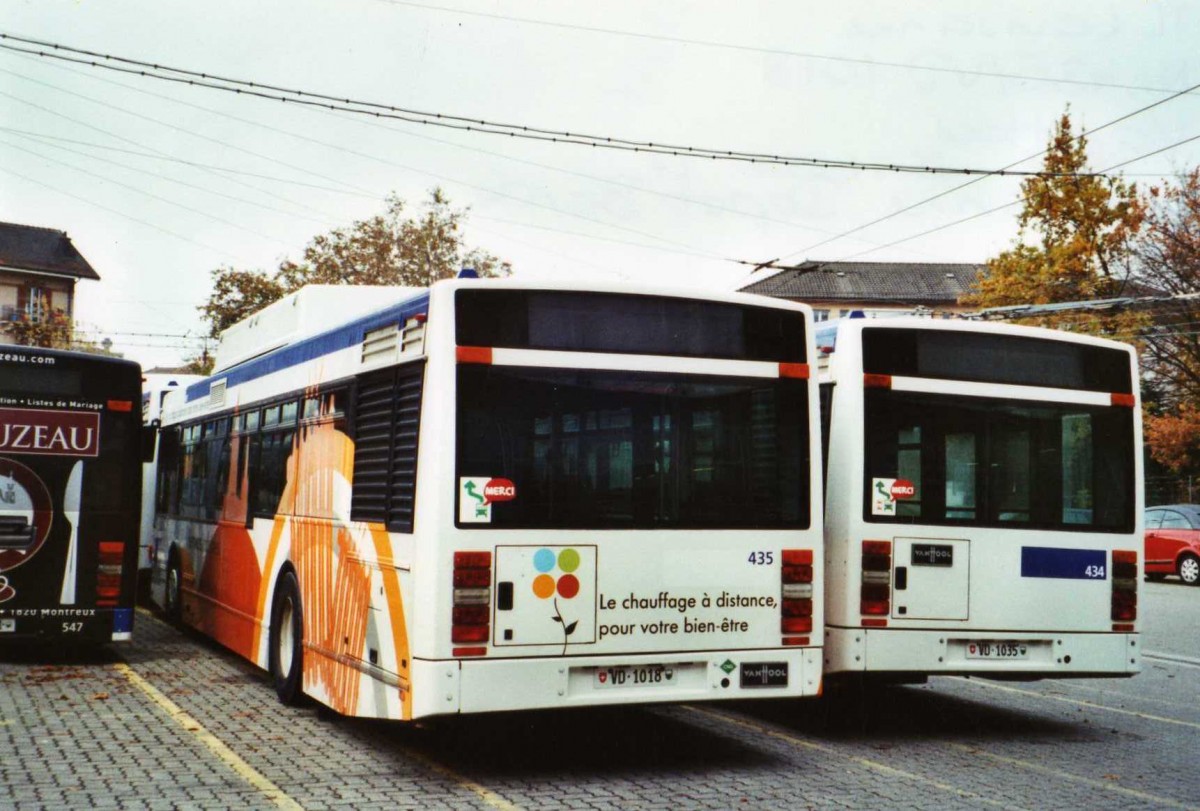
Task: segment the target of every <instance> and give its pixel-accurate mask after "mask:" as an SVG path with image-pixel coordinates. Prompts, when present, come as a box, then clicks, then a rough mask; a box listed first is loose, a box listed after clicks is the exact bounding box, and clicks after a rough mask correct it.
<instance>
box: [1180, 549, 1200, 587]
mask: <svg viewBox="0 0 1200 811" xmlns="http://www.w3.org/2000/svg"><path fill="white" fill-rule="evenodd" d="M1179 579H1180V580H1182V581H1183V582H1184V583H1187V584H1188V585H1189V586H1195V585H1197V584H1200V558H1197V557H1196V556H1195V555H1184V556H1183V559H1182V560H1180V561H1179Z"/></svg>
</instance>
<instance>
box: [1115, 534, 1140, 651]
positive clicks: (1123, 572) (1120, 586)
mask: <svg viewBox="0 0 1200 811" xmlns="http://www.w3.org/2000/svg"><path fill="white" fill-rule="evenodd" d="M1137 587H1138V553H1137V552H1135V551H1134V550H1132V549H1114V550H1113V553H1112V620H1113V622H1114V623H1122V626H1121V627H1117V626H1114V627H1113V630H1114V631H1131V630H1133V627H1132V626H1128V627H1126V626H1125V625H1124V624H1125V623H1132V622H1133V621H1134V620H1136V619H1137Z"/></svg>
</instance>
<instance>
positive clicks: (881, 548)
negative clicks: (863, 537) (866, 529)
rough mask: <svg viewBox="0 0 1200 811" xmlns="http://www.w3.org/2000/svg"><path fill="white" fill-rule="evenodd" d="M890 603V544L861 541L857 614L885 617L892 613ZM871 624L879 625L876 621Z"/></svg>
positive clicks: (888, 542) (889, 542) (887, 542)
mask: <svg viewBox="0 0 1200 811" xmlns="http://www.w3.org/2000/svg"><path fill="white" fill-rule="evenodd" d="M891 601H892V542H891V541H863V542H862V586H861V587H860V591H859V603H858V613H860V614H862V615H864V616H868V617H879V616H887V615H888V614H890V613H891V611H892V602H891ZM864 622H865V621H864ZM871 624H872V625H878V624H879V623H878V621H877V620H876V621H872V622H871Z"/></svg>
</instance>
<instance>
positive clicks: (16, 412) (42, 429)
mask: <svg viewBox="0 0 1200 811" xmlns="http://www.w3.org/2000/svg"><path fill="white" fill-rule="evenodd" d="M4 452H7V453H28V454H40V455H43V456H97V455H99V453H100V415H99V414H97V413H95V412H91V411H39V410H35V409H31V408H0V453H4Z"/></svg>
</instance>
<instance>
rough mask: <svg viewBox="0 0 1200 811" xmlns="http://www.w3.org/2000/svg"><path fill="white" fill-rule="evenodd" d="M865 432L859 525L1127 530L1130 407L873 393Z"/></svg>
mask: <svg viewBox="0 0 1200 811" xmlns="http://www.w3.org/2000/svg"><path fill="white" fill-rule="evenodd" d="M865 429H866V462H865V466H866V470H865V473H866V481H865V483H864V484H865V486H866V490H867V494H866V498H865V503H864V505H863V517H864V519H865V520H867V521H883V522H900V523H910V524H966V525H976V526H996V527H1013V528H1016V527H1027V528H1031V529H1034V528H1037V529H1062V530H1071V529H1087V530H1101V531H1110V532H1129V531H1132V529H1133V516H1134V502H1135V489H1136V486H1135V484H1134V481H1133V447H1134V436H1133V412H1132V410H1131V409H1128V408H1111V407H1089V406H1080V405H1071V404H1063V403H1030V402H1026V401H1014V400H983V399H975V398H970V399H963V398H950V397H945V396H938V395H928V394H913V393H908V392H895V391H888V390H874V391H870V392H868V393H867V401H866V425H865ZM889 494H891V497H889Z"/></svg>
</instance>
